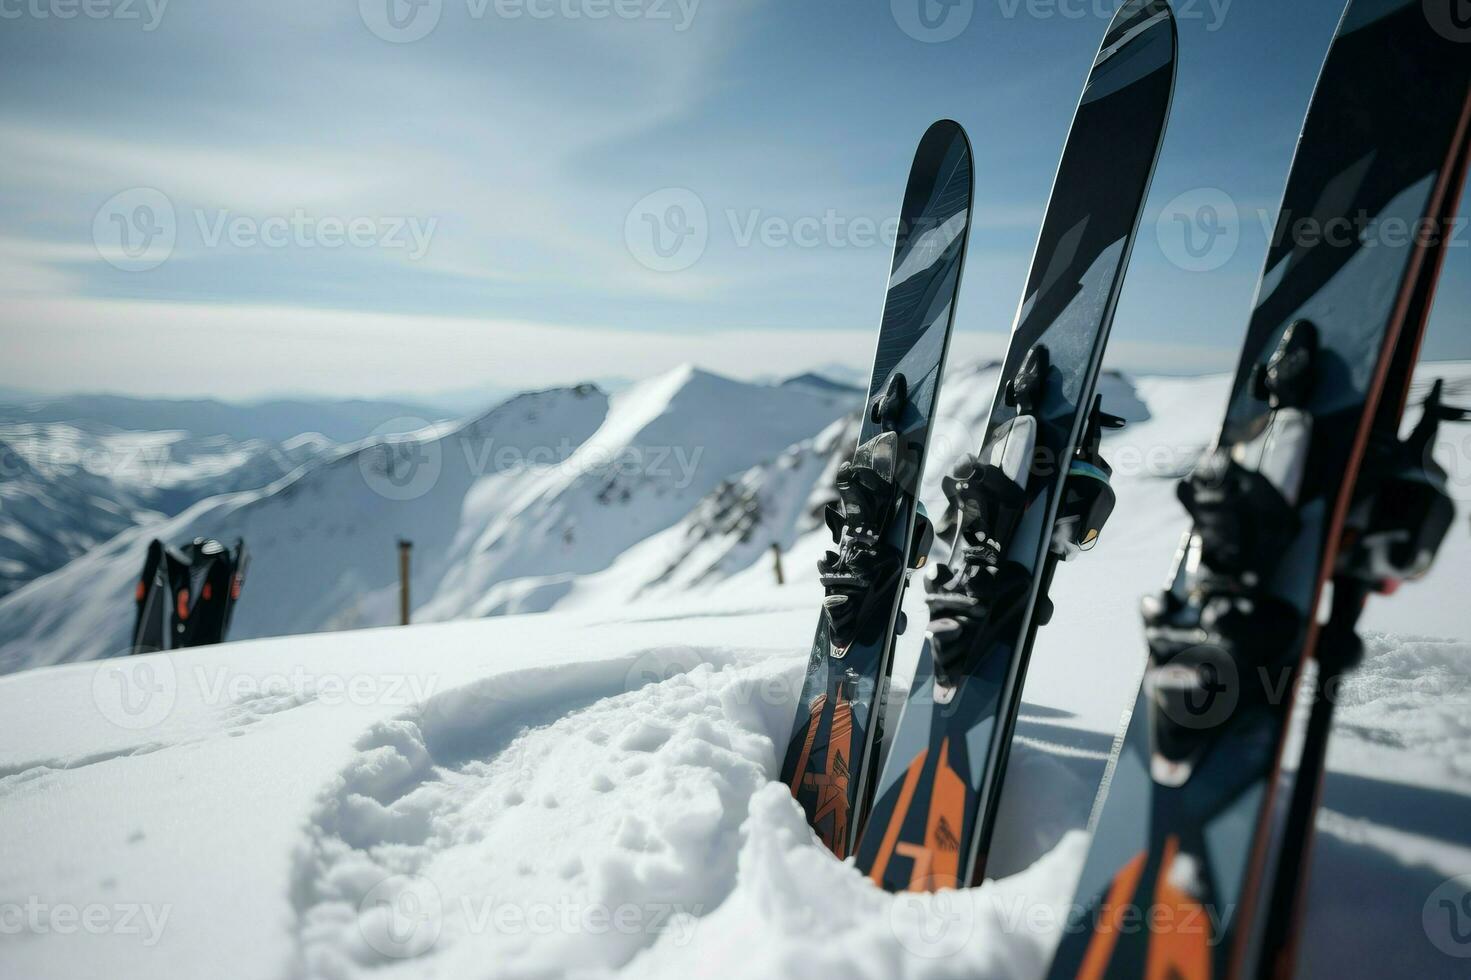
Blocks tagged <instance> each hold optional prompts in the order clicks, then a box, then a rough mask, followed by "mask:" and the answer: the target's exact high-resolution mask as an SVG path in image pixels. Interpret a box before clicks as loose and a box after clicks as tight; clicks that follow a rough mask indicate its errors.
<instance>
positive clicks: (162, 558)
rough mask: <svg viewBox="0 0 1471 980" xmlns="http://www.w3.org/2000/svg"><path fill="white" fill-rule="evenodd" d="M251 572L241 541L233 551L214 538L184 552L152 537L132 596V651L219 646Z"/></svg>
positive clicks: (197, 541)
mask: <svg viewBox="0 0 1471 980" xmlns="http://www.w3.org/2000/svg"><path fill="white" fill-rule="evenodd" d="M249 568H250V551H249V550H248V549H247V548H246V547H245V542H244V541H243V540H237V541H236V542H235V547H234V549H233V550H231V549H227V548H226V547H225V546H224V545H222V544H221V543H220V542H218V541H215V540H214V539H212V538H195V539H194V540H193V541H191V542H189V543H188V544H186V545H184V546H183V547H182V548H177V549H175V548H170V547H169V546H167V545H165V544H164V543H163V542H162V541H159V540H158V539H156V538H155V539H154V540H153V541H152V542H150V543H149V545H148V555H147V557H146V558H145V559H144V561H143V574H142V575H141V576H140V577H139V579H138V585H137V591H136V594H135V596H134V600H135V605H136V607H137V612H136V615H135V618H134V621H133V643H132V649H131V651H130V652H131V653H134V654H138V653H154V652H156V651H158V650H175V649H180V648H183V647H197V646H208V645H210V644H213V643H223V642H224V640H225V636H226V635H227V634H228V633H229V630H230V620H231V618H233V616H234V614H235V603H236V602H237V601H238V600H239V599H240V591H241V589H242V588H243V587H244V585H245V573H246V571H247V570H249Z"/></svg>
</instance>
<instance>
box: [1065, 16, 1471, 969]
mask: <svg viewBox="0 0 1471 980" xmlns="http://www.w3.org/2000/svg"><path fill="white" fill-rule="evenodd" d="M1430 9H1431V5H1422V4H1421V3H1418V2H1413V0H1354V2H1352V3H1351V4H1350V6H1349V8H1348V10H1347V11H1346V13H1345V15H1344V19H1343V21H1342V23H1341V24H1340V27H1339V31H1338V35H1337V37H1336V39H1335V41H1334V43H1333V46H1332V48H1331V49H1330V51H1329V54H1328V58H1327V61H1326V62H1325V64H1324V67H1323V70H1322V74H1321V76H1320V78H1319V81H1318V85H1317V89H1316V92H1315V94H1314V96H1313V101H1312V106H1311V108H1310V110H1309V112H1308V116H1307V120H1306V122H1305V124H1304V127H1303V132H1302V138H1301V140H1300V142H1299V146H1298V152H1297V156H1296V158H1295V160H1294V162H1293V167H1292V173H1291V176H1290V178H1289V180H1288V184H1287V190H1286V194H1285V196H1284V198H1283V202H1282V210H1281V213H1280V214H1279V216H1278V223H1277V231H1276V237H1275V238H1274V239H1273V243H1272V247H1271V249H1270V250H1269V253H1268V257H1267V263H1266V269H1265V272H1264V274H1263V276H1262V280H1261V284H1260V286H1259V288H1258V294H1257V299H1256V305H1255V308H1254V311H1253V313H1252V317H1251V322H1250V325H1249V328H1248V331H1247V337H1246V343H1245V347H1244V350H1243V352H1242V357H1241V362H1240V366H1239V369H1238V372H1237V376H1236V380H1235V383H1234V385H1233V387H1232V393H1231V398H1230V402H1229V404H1228V406H1227V411H1226V418H1225V421H1224V424H1223V426H1222V429H1221V434H1220V437H1219V440H1218V443H1217V447H1216V449H1215V450H1214V452H1213V453H1212V454H1211V455H1210V456H1209V457H1208V458H1207V459H1206V460H1205V461H1203V462H1202V464H1201V465H1200V466H1198V467H1197V469H1196V471H1195V473H1194V474H1192V476H1190V477H1188V478H1187V479H1186V480H1185V481H1184V482H1183V483H1182V484H1181V488H1180V497H1181V500H1182V502H1183V503H1184V504H1185V505H1186V507H1187V509H1189V510H1190V512H1191V515H1192V517H1193V518H1194V527H1193V528H1192V530H1191V532H1189V534H1187V536H1186V538H1185V541H1184V543H1183V544H1182V546H1181V548H1180V550H1179V552H1178V554H1177V558H1176V565H1175V569H1174V572H1173V575H1172V578H1171V585H1170V586H1169V588H1168V590H1167V591H1166V592H1165V593H1164V594H1163V595H1162V596H1160V597H1158V598H1155V599H1152V600H1149V601H1147V602H1146V603H1145V630H1146V634H1147V636H1148V639H1149V660H1148V664H1147V667H1146V672H1145V682H1144V686H1143V690H1142V692H1141V694H1140V697H1139V699H1138V702H1137V704H1136V707H1135V709H1134V713H1133V715H1132V717H1131V720H1130V725H1129V730H1128V732H1127V735H1126V737H1125V741H1124V744H1123V748H1122V751H1121V754H1120V756H1119V758H1118V759H1117V760H1116V762H1115V764H1114V771H1113V773H1112V778H1111V786H1110V790H1109V794H1108V798H1107V800H1106V801H1105V803H1104V807H1103V810H1102V812H1101V815H1100V818H1099V820H1098V825H1097V828H1096V830H1095V833H1094V838H1093V844H1092V847H1091V850H1090V852H1089V856H1088V860H1087V862H1086V864H1085V867H1084V870H1083V873H1082V877H1081V879H1080V881H1079V885H1078V900H1079V902H1081V903H1082V904H1081V905H1079V906H1075V915H1074V918H1073V921H1072V922H1070V923H1069V926H1068V928H1067V930H1066V932H1065V934H1064V936H1063V938H1062V943H1061V946H1060V948H1059V950H1058V953H1057V955H1056V958H1055V960H1054V962H1053V965H1052V970H1051V976H1053V977H1055V978H1062V977H1089V978H1097V977H1119V978H1123V977H1140V976H1148V977H1155V976H1158V977H1165V976H1171V977H1179V978H1182V980H1201V978H1208V977H1226V976H1232V977H1241V976H1259V975H1266V974H1269V973H1271V972H1272V971H1274V970H1275V971H1278V972H1280V973H1286V972H1290V970H1291V967H1292V964H1291V962H1290V961H1288V960H1287V959H1285V958H1277V959H1273V958H1272V957H1274V956H1275V955H1276V954H1277V953H1279V952H1280V951H1281V949H1280V947H1283V946H1284V944H1285V939H1286V937H1285V936H1284V935H1283V934H1282V932H1281V930H1280V929H1274V928H1273V926H1272V924H1271V923H1270V921H1269V919H1270V916H1271V914H1277V913H1269V911H1268V906H1269V901H1270V899H1271V896H1272V892H1273V879H1274V876H1275V874H1276V870H1277V868H1278V867H1279V865H1282V864H1283V863H1284V862H1285V863H1286V864H1287V865H1288V866H1291V865H1292V862H1293V861H1295V859H1296V855H1289V854H1286V853H1285V852H1284V849H1283V843H1284V834H1285V830H1286V828H1287V826H1288V825H1289V824H1291V823H1293V822H1294V821H1295V822H1296V823H1297V824H1298V827H1299V833H1300V834H1301V833H1303V832H1304V831H1303V828H1302V824H1303V820H1304V817H1303V815H1302V813H1301V807H1302V803H1301V800H1300V798H1299V797H1300V794H1298V793H1296V792H1295V786H1294V782H1295V777H1296V775H1297V772H1298V766H1297V763H1298V762H1299V759H1300V755H1299V753H1300V752H1301V751H1302V746H1303V744H1304V739H1303V738H1302V737H1301V736H1302V729H1303V726H1304V724H1305V723H1306V720H1307V716H1308V715H1309V713H1310V710H1311V708H1310V706H1307V705H1304V704H1303V703H1302V702H1303V701H1304V700H1311V699H1312V697H1313V696H1314V695H1315V694H1316V692H1314V691H1313V690H1312V689H1311V678H1312V676H1313V675H1314V674H1315V673H1316V672H1317V668H1318V667H1319V666H1320V665H1321V662H1324V661H1328V660H1330V659H1339V660H1344V659H1346V660H1348V661H1351V660H1352V656H1351V655H1350V656H1348V657H1346V658H1345V657H1344V653H1345V652H1346V651H1345V650H1344V649H1343V644H1345V643H1350V642H1351V632H1352V630H1351V621H1352V618H1353V617H1354V616H1356V613H1357V606H1358V604H1361V603H1362V599H1363V597H1364V595H1365V594H1367V590H1363V591H1360V590H1359V589H1358V587H1357V586H1355V585H1354V584H1353V582H1354V581H1355V580H1361V581H1364V582H1366V583H1373V584H1377V583H1378V582H1380V581H1385V580H1387V579H1388V578H1390V577H1393V576H1394V575H1398V576H1399V577H1411V576H1412V575H1413V574H1415V573H1416V568H1415V566H1416V564H1417V563H1420V562H1421V560H1422V558H1423V555H1421V554H1419V553H1418V550H1419V549H1412V550H1416V552H1417V553H1415V554H1413V555H1404V556H1400V557H1399V559H1398V561H1399V563H1400V565H1401V568H1400V570H1399V571H1398V572H1395V571H1394V570H1393V569H1392V568H1391V567H1390V565H1391V564H1393V562H1392V561H1391V559H1395V558H1396V556H1395V551H1396V550H1397V549H1399V548H1401V547H1402V545H1403V543H1404V542H1406V541H1410V542H1414V541H1416V540H1417V535H1419V534H1420V533H1421V530H1423V529H1405V530H1403V531H1395V532H1391V533H1389V534H1377V533H1376V530H1375V528H1374V527H1373V526H1372V525H1373V522H1374V521H1375V520H1381V519H1383V517H1384V515H1382V514H1381V515H1374V514H1369V515H1360V516H1359V517H1355V516H1354V514H1355V513H1356V508H1357V507H1358V505H1359V503H1360V502H1362V498H1361V499H1360V500H1356V497H1355V494H1356V492H1358V493H1362V492H1363V491H1364V490H1365V485H1364V482H1363V481H1361V480H1360V473H1361V472H1362V473H1363V474H1364V478H1365V480H1366V481H1370V482H1382V481H1383V480H1384V479H1387V478H1389V477H1394V474H1393V472H1392V469H1393V468H1392V467H1389V468H1388V469H1387V474H1388V475H1387V476H1386V473H1378V474H1375V475H1374V476H1373V478H1372V480H1371V476H1370V474H1371V470H1376V469H1386V468H1385V467H1383V466H1376V460H1381V461H1382V460H1391V461H1392V460H1393V459H1394V458H1395V457H1396V456H1398V455H1402V448H1403V447H1401V446H1400V444H1398V443H1397V442H1395V437H1394V431H1393V430H1394V426H1393V425H1392V424H1388V422H1387V421H1386V420H1387V419H1388V418H1390V417H1392V418H1394V419H1398V417H1399V412H1400V407H1401V406H1402V404H1403V399H1404V395H1405V391H1406V389H1407V386H1408V382H1409V374H1410V366H1411V365H1412V364H1413V360H1414V351H1415V349H1416V346H1417V345H1418V341H1419V335H1420V332H1421V330H1422V329H1423V326H1424V320H1425V314H1426V313H1427V312H1428V308H1429V296H1430V294H1431V293H1432V292H1433V283H1434V279H1435V275H1436V273H1437V271H1438V259H1439V256H1440V255H1441V254H1442V253H1443V249H1442V247H1441V246H1440V245H1438V244H1437V239H1439V240H1442V241H1443V239H1444V236H1445V234H1447V229H1448V227H1449V222H1450V219H1451V218H1452V217H1453V215H1454V208H1455V200H1456V196H1457V193H1458V192H1459V185H1460V181H1461V180H1462V179H1463V177H1464V168H1465V152H1466V150H1465V147H1466V139H1467V128H1468V118H1471V101H1468V93H1471V57H1467V54H1466V51H1465V45H1464V44H1458V43H1456V42H1455V41H1454V40H1453V38H1452V36H1451V34H1450V33H1449V32H1445V31H1438V30H1437V29H1436V25H1433V24H1431V23H1430V22H1428V21H1427V19H1426V16H1427V11H1429V10H1430ZM1437 402H1438V399H1435V398H1432V399H1431V404H1430V405H1429V406H1428V407H1427V414H1429V415H1431V416H1432V417H1433V416H1434V415H1435V414H1436V413H1437V411H1438V408H1437V405H1436V403H1437ZM1441 417H1447V416H1441ZM1376 419H1377V420H1378V421H1376ZM1376 429H1377V430H1378V435H1379V437H1381V438H1384V437H1386V435H1387V438H1388V440H1389V442H1387V443H1383V444H1377V445H1376V443H1375V441H1374V440H1371V438H1370V437H1371V435H1374V434H1375V430H1376ZM1410 455H1414V454H1413V453H1410ZM1420 464H1421V468H1422V472H1423V460H1421V461H1420ZM1396 479H1397V477H1396ZM1413 485H1415V481H1413V480H1409V481H1404V482H1403V483H1402V489H1403V488H1405V487H1412V486H1413ZM1418 485H1419V486H1420V487H1421V488H1422V489H1423V488H1424V487H1425V486H1428V485H1429V484H1428V483H1425V482H1423V481H1422V482H1421V483H1419V484H1418ZM1410 499H1411V500H1414V501H1416V503H1415V504H1413V505H1411V506H1410V507H1408V508H1405V509H1404V511H1403V512H1402V513H1400V514H1398V515H1391V516H1397V517H1399V518H1401V519H1405V520H1408V519H1410V518H1412V517H1415V518H1417V519H1419V518H1418V517H1417V515H1418V514H1419V513H1420V512H1422V511H1425V510H1426V508H1425V507H1424V506H1423V505H1424V502H1425V499H1427V498H1426V497H1424V496H1423V495H1421V494H1420V493H1418V492H1415V493H1414V494H1413V495H1412V496H1411V497H1410ZM1369 502H1371V503H1372V499H1371V500H1370V501H1369ZM1411 512H1415V513H1411ZM1361 518H1362V519H1361ZM1348 527H1354V529H1355V535H1354V536H1355V543H1354V545H1353V546H1351V547H1344V548H1342V549H1341V547H1340V546H1341V543H1342V542H1343V541H1344V540H1345V538H1344V532H1345V529H1346V528H1348ZM1439 530H1440V532H1441V533H1443V531H1444V528H1443V527H1441V528H1440V529H1439ZM1376 537H1378V538H1380V541H1379V543H1380V544H1381V545H1382V546H1383V547H1382V550H1381V551H1380V554H1379V555H1378V558H1379V559H1380V560H1381V563H1382V564H1383V565H1384V566H1385V567H1383V568H1382V569H1376V568H1374V567H1371V566H1372V564H1373V563H1372V562H1367V561H1366V559H1365V558H1364V557H1363V556H1360V555H1358V554H1357V552H1358V551H1359V550H1360V548H1361V547H1362V546H1364V545H1367V544H1372V543H1374V539H1375V538H1376ZM1395 542H1399V544H1396V543H1395ZM1429 550H1430V551H1432V552H1433V549H1429ZM1420 570H1423V569H1420ZM1335 575H1336V576H1337V577H1336V578H1335V580H1334V586H1335V588H1334V589H1333V590H1331V592H1332V596H1331V598H1332V600H1333V601H1332V603H1331V604H1330V603H1328V602H1326V601H1325V600H1327V599H1328V598H1329V590H1326V589H1325V585H1326V584H1327V582H1328V579H1329V578H1330V577H1331V576H1335ZM1346 600H1351V601H1346ZM1349 606H1352V607H1353V608H1352V609H1351V610H1350V609H1349V608H1348V607H1349ZM1323 608H1332V610H1333V614H1332V618H1331V619H1330V621H1329V622H1328V623H1327V624H1326V625H1322V626H1320V625H1319V622H1318V610H1320V609H1323ZM1350 612H1351V613H1352V615H1348V614H1349V613H1350ZM1345 618H1347V619H1348V620H1349V623H1350V626H1349V628H1348V629H1347V630H1344V629H1341V628H1337V629H1336V628H1335V624H1341V623H1342V621H1343V620H1344V619H1345ZM1335 669H1338V668H1335ZM1304 761H1306V760H1304ZM1295 799H1297V802H1295V803H1294V805H1293V806H1289V803H1292V802H1293V801H1294V800H1295ZM1294 809H1296V811H1297V813H1298V815H1297V816H1296V817H1291V816H1290V814H1291V813H1292V812H1293V811H1294ZM1308 823H1309V824H1310V821H1308ZM1277 904H1278V905H1279V906H1281V905H1282V899H1281V898H1279V899H1278V902H1277ZM1271 935H1275V936H1276V938H1275V940H1274V939H1272V938H1270V936H1271ZM1274 947H1277V948H1274Z"/></svg>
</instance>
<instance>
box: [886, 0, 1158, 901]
mask: <svg viewBox="0 0 1471 980" xmlns="http://www.w3.org/2000/svg"><path fill="white" fill-rule="evenodd" d="M1175 54H1176V36H1175V21H1174V16H1173V14H1172V12H1171V10H1170V7H1169V5H1168V4H1167V3H1165V2H1164V0H1130V2H1129V3H1127V4H1125V5H1124V7H1123V8H1122V9H1121V10H1120V11H1119V13H1118V15H1117V16H1116V17H1115V18H1114V20H1113V23H1112V24H1111V25H1110V26H1109V29H1108V31H1107V34H1106V35H1105V37H1104V41H1103V44H1102V47H1101V48H1100V50H1099V52H1098V55H1097V58H1096V60H1095V62H1094V64H1093V68H1092V71H1091V74H1090V75H1089V77H1088V81H1087V84H1086V87H1085V88H1084V91H1083V95H1082V99H1081V101H1080V104H1079V106H1078V110H1077V115H1076V117H1075V119H1074V121H1073V127H1072V130H1071V133H1070V134H1069V137H1068V141H1067V145H1066V147H1065V148H1064V151H1063V156H1062V160H1061V163H1060V165H1059V167H1058V172H1057V178H1056V181H1055V184H1054V186H1053V192H1052V198H1051V201H1050V203H1049V204H1048V208H1047V215H1046V218H1045V220H1044V223H1043V226H1042V231H1041V234H1040V237H1039V239H1038V244H1037V251H1036V254H1035V256H1034V258H1033V262H1032V269H1031V273H1030V275H1029V277H1028V281H1027V285H1026V290H1025V292H1024V294H1023V298H1022V303H1021V308H1020V310H1019V312H1018V314H1017V320H1016V324H1015V327H1014V329H1013V331H1012V336H1011V343H1010V347H1009V349H1008V351H1007V355H1006V360H1005V362H1004V365H1003V369H1002V374H1001V377H1002V378H1003V380H1005V379H1011V378H1013V377H1014V376H1015V375H1016V373H1017V371H1018V368H1019V367H1021V365H1022V362H1023V360H1024V359H1025V358H1026V357H1027V356H1028V353H1029V352H1031V351H1032V350H1033V349H1034V348H1036V347H1038V345H1043V346H1045V347H1046V348H1047V349H1048V352H1049V354H1050V357H1049V358H1048V360H1049V361H1050V367H1049V368H1048V369H1047V371H1046V376H1045V377H1043V378H1042V379H1041V384H1042V389H1041V390H1042V394H1041V398H1040V404H1039V406H1038V409H1037V413H1036V415H1037V418H1038V421H1039V423H1040V424H1039V425H1038V426H1037V441H1036V447H1037V453H1036V455H1035V457H1034V458H1033V459H1032V460H1029V461H1028V462H1027V463H1026V464H1025V465H1026V467H1027V468H1028V469H1030V470H1032V472H1031V473H1030V479H1028V480H1027V481H1026V487H1025V490H1026V494H1027V497H1026V500H1025V511H1024V512H1023V514H1022V517H1021V523H1020V524H1019V525H1018V526H1017V529H1016V531H1015V533H1014V536H1013V537H1012V539H1011V541H1010V544H1009V546H1008V547H1007V548H1006V552H1005V555H1004V559H1005V561H1007V562H1011V563H1017V564H1018V565H1020V567H1021V569H1022V574H1023V575H1024V576H1025V577H1026V578H1027V579H1028V580H1029V581H1030V586H1029V588H1030V591H1029V592H1028V593H1027V595H1026V599H1025V601H1024V602H1023V603H1021V605H1020V608H1019V612H1018V614H1017V615H1016V617H1015V619H1014V620H1013V621H1010V622H1009V623H1008V624H1007V626H1006V628H1005V630H1004V631H1002V632H1001V633H1000V635H999V637H998V638H997V639H996V640H995V641H994V642H992V643H990V644H989V645H987V647H986V648H985V649H982V650H978V651H976V652H975V653H974V654H972V655H971V656H970V658H969V660H968V663H967V666H966V668H965V670H964V672H963V674H962V676H961V677H960V678H959V680H958V682H957V683H955V684H954V685H951V686H946V685H942V684H938V683H937V680H936V674H935V670H934V665H933V663H932V643H933V638H932V637H927V638H926V643H925V648H924V651H923V652H922V653H921V655H920V661H919V667H918V671H917V674H916V677H915V679H914V684H913V687H912V688H911V690H910V693H909V696H908V698H907V700H906V703H905V705H904V709H903V711H904V713H903V715H902V717H901V719H900V723H899V726H898V729H897V731H896V733H895V735H894V736H893V739H892V741H891V743H890V748H889V753H888V762H887V763H886V765H885V768H884V772H883V776H882V778H881V779H880V780H879V783H878V789H877V798H876V801H875V804H874V809H873V812H872V814H871V815H870V817H869V819H868V822H867V826H866V829H865V830H864V833H863V838H862V840H861V842H860V844H859V847H858V852H857V859H858V867H859V869H860V870H861V871H863V872H864V873H865V874H867V875H869V876H870V877H872V878H873V880H874V881H875V882H877V883H878V884H879V885H881V886H882V887H884V888H886V889H889V890H904V889H909V890H934V889H937V888H945V887H956V886H963V885H965V884H968V883H970V882H972V881H973V880H975V879H976V877H977V876H978V874H980V871H981V869H982V868H983V866H984V862H985V855H986V850H987V847H988V846H989V838H990V831H991V825H992V820H993V817H994V813H995V805H996V793H997V789H998V787H999V784H1000V778H1001V774H1002V772H1003V770H1004V767H1005V761H1006V755H1007V750H1008V747H1009V744H1010V740H1011V734H1012V730H1013V728H1014V725H1015V716H1016V712H1017V709H1018V707H1019V704H1018V702H1019V698H1020V692H1021V686H1022V679H1023V677H1024V675H1025V672H1026V665H1027V656H1028V653H1029V648H1030V640H1031V634H1032V631H1033V629H1034V627H1033V624H1032V619H1031V607H1032V605H1033V603H1034V602H1035V601H1036V597H1037V595H1038V594H1039V591H1040V589H1041V588H1042V585H1041V579H1042V578H1043V577H1044V574H1045V572H1044V565H1045V563H1046V561H1047V559H1046V555H1047V552H1048V547H1049V541H1050V538H1051V532H1052V525H1053V521H1054V520H1055V515H1056V513H1057V507H1058V500H1059V496H1060V494H1059V489H1060V485H1061V482H1062V474H1065V473H1066V472H1067V469H1068V465H1069V462H1068V461H1069V460H1070V459H1071V457H1072V454H1073V451H1074V449H1075V447H1076V446H1077V444H1078V440H1079V438H1080V436H1081V434H1082V430H1083V427H1084V424H1085V422H1086V420H1087V416H1088V411H1089V408H1090V404H1091V401H1092V396H1093V390H1094V387H1095V385H1096V382H1097V376H1098V370H1099V364H1100V361H1101V359H1102V352H1103V349H1104V345H1105V344H1106V343H1107V339H1108V332H1109V327H1110V325H1111V322H1112V318H1113V313H1114V309H1115V306H1116V304H1117V301H1118V296H1119V292H1120V289H1121V288H1122V284H1123V277H1124V270H1125V268H1126V266H1127V264H1128V259H1129V254H1130V250H1131V248H1132V245H1133V241H1134V236H1135V232H1136V230H1137V227H1138V224H1139V216H1140V212H1141V210H1142V207H1143V204H1144V199H1145V196H1146V194H1147V192H1148V188H1149V184H1150V181H1151V179H1152V176H1153V173H1154V167H1155V162H1156V159H1157V157H1158V151H1159V146H1160V142H1161V140H1162V139H1163V134H1164V129H1165V123H1166V119H1167V117H1168V114H1169V107H1170V102H1171V98H1172V94H1173V90H1174V78H1175ZM1003 387H1004V385H1003ZM1016 417H1017V409H1016V408H1015V407H1012V406H1009V405H1007V404H1006V401H1005V400H1004V399H1003V397H1002V392H1001V391H999V390H998V393H997V397H996V401H995V405H994V408H993V410H992V413H991V417H990V420H989V424H988V426H987V429H986V432H985V434H984V435H985V438H984V439H983V440H982V445H989V444H991V441H992V437H993V436H994V435H995V434H996V433H997V431H998V429H1000V428H1001V427H1002V426H1003V425H1006V424H1007V423H1009V422H1011V421H1012V420H1013V419H1014V418H1016ZM956 550H957V553H958V552H959V550H960V542H959V540H958V539H957V548H956Z"/></svg>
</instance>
